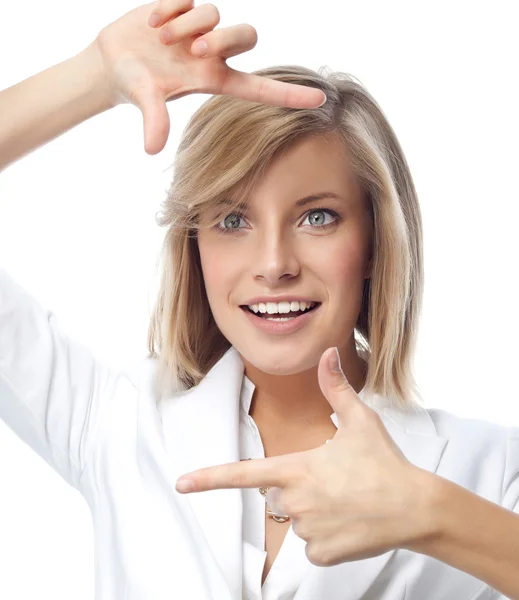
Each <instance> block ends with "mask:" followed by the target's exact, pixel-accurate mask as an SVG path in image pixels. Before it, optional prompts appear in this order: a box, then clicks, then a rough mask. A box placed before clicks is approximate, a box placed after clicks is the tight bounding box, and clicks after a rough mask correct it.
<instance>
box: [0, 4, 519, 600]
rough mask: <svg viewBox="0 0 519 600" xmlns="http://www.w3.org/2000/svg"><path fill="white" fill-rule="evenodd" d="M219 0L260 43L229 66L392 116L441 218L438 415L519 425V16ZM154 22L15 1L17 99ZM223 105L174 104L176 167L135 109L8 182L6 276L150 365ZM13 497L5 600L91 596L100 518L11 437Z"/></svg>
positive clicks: (0, 545) (28, 160)
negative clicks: (178, 197)
mask: <svg viewBox="0 0 519 600" xmlns="http://www.w3.org/2000/svg"><path fill="white" fill-rule="evenodd" d="M198 4H199V3H198V2H196V5H198ZM215 4H216V6H217V7H218V8H219V10H220V14H221V22H220V25H219V27H225V26H228V25H232V24H237V23H242V22H247V23H250V24H252V25H254V26H255V27H256V29H257V31H258V35H259V41H258V44H257V46H256V48H255V49H254V50H252V51H251V52H249V53H246V54H244V55H240V56H238V57H235V58H232V59H230V61H229V64H230V65H231V66H233V67H234V68H238V69H241V70H244V71H252V70H254V69H257V68H261V67H265V66H270V65H275V64H294V63H299V64H301V65H304V66H307V67H310V68H313V69H318V68H319V67H320V66H321V65H328V66H329V67H331V68H332V69H334V70H340V71H346V72H349V73H352V74H354V75H355V76H356V77H358V78H359V79H360V80H361V81H362V82H363V83H364V85H365V86H366V87H367V88H368V90H369V91H370V92H371V93H372V94H373V95H374V96H375V98H376V99H377V100H378V102H379V103H380V105H381V106H382V108H383V110H384V112H385V113H386V115H387V116H388V118H389V121H390V123H391V124H392V126H393V127H394V129H395V131H396V132H397V135H398V137H399V139H400V141H401V143H402V146H403V148H404V152H405V153H406V156H407V158H408V161H409V164H410V167H411V171H412V173H413V176H414V179H415V183H416V186H417V189H418V194H419V198H420V203H421V208H422V214H423V219H424V230H425V273H426V287H425V304H424V311H423V318H422V324H421V334H420V344H419V351H418V353H417V356H416V376H417V380H418V382H419V384H420V386H421V390H422V392H423V395H424V398H425V402H426V406H428V407H439V408H444V409H446V410H449V411H451V412H454V413H457V414H461V415H466V416H469V417H474V418H481V419H485V420H489V421H494V422H499V423H503V424H517V425H519V393H518V390H517V387H516V380H517V373H518V371H519V369H518V367H517V362H518V360H519V349H518V347H517V339H518V338H519V317H518V313H517V307H518V305H519V288H518V286H517V283H516V280H517V256H518V245H519V242H518V239H517V238H518V233H517V225H518V220H519V210H518V207H517V203H518V199H519V194H518V191H517V161H518V158H519V153H518V150H517V139H518V133H519V132H518V128H519V127H518V126H519V118H518V116H517V106H519V93H518V85H517V77H518V74H519V69H518V62H519V41H518V37H517V35H516V32H517V20H516V18H515V14H516V12H515V9H516V8H517V5H516V2H515V1H513V0H508V1H504V0H496V1H494V2H493V3H490V2H477V1H474V0H471V1H470V2H469V1H467V0H463V1H461V0H457V1H456V0H454V1H453V0H440V1H437V2H434V3H422V2H415V1H411V0H409V1H405V2H404V1H402V0H399V1H394V0H393V1H390V2H388V1H387V0H384V1H382V0H363V1H362V2H337V0H320V2H318V3H315V4H314V3H309V2H307V3H303V2H301V1H300V0H283V2H279V0H261V1H259V0H257V1H255V2H251V1H249V2H237V1H236V0H215ZM135 6H137V4H134V3H132V2H129V1H126V2H124V1H122V0H111V1H110V2H109V3H107V2H104V1H103V2H102V1H101V0H91V1H90V2H88V3H83V4H82V5H78V4H75V5H73V4H71V3H70V2H65V1H64V0H46V1H45V2H41V1H38V2H37V1H35V0H26V1H25V2H18V3H16V2H9V3H2V7H1V9H0V89H5V88H7V87H10V86H11V85H15V84H16V83H18V82H19V81H22V80H23V79H26V78H27V77H30V76H31V75H34V74H35V73H37V72H39V71H42V70H44V69H46V68H48V67H50V66H52V65H54V64H57V63H59V62H62V61H63V60H65V59H67V58H69V57H71V56H73V55H74V54H77V53H78V52H79V51H80V50H82V49H83V48H84V47H85V46H87V45H88V44H89V43H90V42H91V41H92V40H93V39H94V38H95V36H96V35H97V32H98V31H99V30H100V29H101V28H102V27H103V26H105V25H107V24H108V23H110V22H112V21H114V20H116V19H117V18H118V17H120V16H122V15H123V14H124V13H126V12H128V11H129V10H131V9H132V8H134V7H135ZM206 98H207V96H205V95H196V96H188V97H185V98H181V99H179V100H176V101H174V102H171V103H168V109H169V113H170V117H171V135H170V138H169V141H168V144H167V145H166V148H165V149H164V150H163V151H162V153H160V154H159V155H157V156H153V157H152V156H148V155H147V154H146V153H145V152H144V142H143V133H142V117H141V113H140V112H139V110H138V108H137V107H135V106H133V105H123V106H118V107H116V108H115V109H113V110H112V111H109V112H107V113H104V114H102V115H99V116H97V117H95V118H93V119H91V120H89V121H88V122H86V123H83V124H81V125H79V126H77V127H76V128H74V129H73V130H71V131H69V132H68V133H66V134H64V135H63V136H61V137H59V138H58V139H56V140H54V141H52V142H51V143H49V144H46V145H45V146H43V147H41V148H39V149H38V150H36V151H34V152H33V153H31V154H29V155H27V156H26V157H24V158H23V159H21V160H20V161H18V162H17V163H15V164H13V165H11V166H10V167H8V169H7V170H6V171H4V172H3V173H2V174H1V177H0V259H1V262H0V265H1V267H3V268H6V269H7V270H8V271H9V272H10V273H11V275H12V276H13V277H14V278H15V279H16V280H17V281H18V282H19V283H20V284H21V285H23V286H24V287H25V288H26V289H27V290H28V291H29V292H30V293H31V294H33V295H34V296H35V297H36V298H37V299H38V300H39V301H40V302H41V303H42V304H43V305H45V306H46V307H49V308H51V309H52V311H53V312H54V313H55V314H56V315H57V317H58V319H59V322H60V325H61V328H62V329H63V330H64V331H66V332H67V334H69V335H70V336H72V337H75V338H76V339H77V340H79V341H81V342H82V343H84V344H86V345H88V346H89V347H90V348H91V349H92V351H93V352H94V353H95V354H96V355H97V356H99V357H100V358H102V359H104V360H108V361H110V362H111V363H113V364H114V365H115V366H122V365H125V364H127V363H128V362H131V361H133V360H140V359H142V358H143V357H144V356H145V353H146V334H147V327H148V317H149V313H150V311H151V307H152V305H153V301H154V295H155V291H156V285H157V283H158V280H157V274H156V260H157V257H158V251H159V248H160V244H161V241H162V236H163V230H162V229H160V228H159V227H158V226H157V225H156V224H155V221H154V218H155V213H156V212H157V210H159V205H160V202H161V201H162V200H163V198H164V197H165V192H166V189H167V187H168V185H169V182H170V179H171V176H172V170H171V168H170V167H171V165H172V163H173V158H174V154H175V149H176V146H177V144H178V140H179V135H180V133H181V131H182V129H183V128H184V126H185V124H186V123H187V119H188V118H189V117H190V115H192V113H193V112H194V111H195V110H196V109H197V108H198V106H200V104H201V103H202V102H203V101H204V100H205V99H206ZM0 118H2V116H1V115H0ZM0 335H1V332H0ZM0 482H1V483H0V485H1V500H0V507H1V510H0V564H1V565H2V569H1V571H2V576H1V577H0V597H1V598H9V599H10V600H21V599H24V600H26V599H27V598H33V597H38V598H53V600H59V599H61V598H63V599H66V600H69V599H70V598H72V597H73V598H75V600H86V599H92V598H93V597H94V570H93V535H92V530H91V520H90V514H89V511H88V508H87V505H86V503H85V502H84V501H83V499H82V498H81V496H80V495H79V494H78V493H76V492H75V490H73V489H72V488H70V487H69V486H68V485H67V484H65V483H64V482H63V481H62V480H61V479H60V478H59V476H57V474H56V473H54V471H52V470H51V469H50V467H49V466H48V465H47V464H46V463H45V462H43V461H42V459H40V458H39V457H38V456H37V455H36V454H35V453H33V452H32V450H30V449H29V448H28V447H27V446H26V445H25V444H23V443H21V442H20V441H19V440H18V438H16V437H15V436H14V434H13V433H12V432H11V430H9V429H8V428H7V427H6V426H5V424H4V423H1V424H0Z"/></svg>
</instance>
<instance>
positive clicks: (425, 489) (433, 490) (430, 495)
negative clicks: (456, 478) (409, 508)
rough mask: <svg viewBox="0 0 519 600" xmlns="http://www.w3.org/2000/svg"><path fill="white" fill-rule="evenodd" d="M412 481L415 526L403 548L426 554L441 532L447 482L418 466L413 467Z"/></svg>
mask: <svg viewBox="0 0 519 600" xmlns="http://www.w3.org/2000/svg"><path fill="white" fill-rule="evenodd" d="M413 481H414V502H413V506H414V515H415V519H414V521H415V527H414V535H413V537H412V539H410V540H409V541H408V543H407V544H406V545H405V548H406V549H407V550H411V551H413V552H419V553H420V554H428V553H429V552H428V549H429V548H430V547H432V546H433V545H434V544H435V543H436V542H437V540H438V538H440V537H441V535H442V533H443V522H442V510H443V509H442V503H443V501H444V497H445V495H446V493H447V491H446V485H448V483H449V482H448V481H447V480H446V479H444V478H443V477H440V476H439V475H436V474H434V473H431V472H430V471H426V470H425V469H421V468H419V467H414V474H413Z"/></svg>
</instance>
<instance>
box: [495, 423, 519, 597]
mask: <svg viewBox="0 0 519 600" xmlns="http://www.w3.org/2000/svg"><path fill="white" fill-rule="evenodd" d="M507 432H508V433H507V441H506V460H505V469H504V476H503V490H502V498H503V500H502V502H501V505H502V506H503V507H504V508H506V509H508V510H511V511H513V512H516V513H518V514H519V427H513V426H512V427H507ZM490 600H512V599H511V598H508V596H503V594H500V593H499V592H497V591H496V590H492V594H491V596H490Z"/></svg>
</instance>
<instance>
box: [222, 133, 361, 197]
mask: <svg viewBox="0 0 519 600" xmlns="http://www.w3.org/2000/svg"><path fill="white" fill-rule="evenodd" d="M324 193H326V196H327V198H328V199H335V200H337V201H340V200H341V199H342V201H344V199H347V200H349V202H357V201H359V202H360V201H361V198H362V193H361V189H360V186H359V185H358V183H357V180H356V177H355V173H354V171H353V168H352V164H351V160H350V156H349V152H348V150H347V149H346V147H345V145H344V143H343V142H342V141H341V139H340V138H339V136H338V135H337V134H326V135H313V136H311V137H306V138H303V139H302V140H300V141H298V142H296V143H294V144H292V145H291V146H289V147H287V148H285V149H283V150H282V151H280V152H279V153H278V154H277V155H276V156H275V158H274V159H273V160H272V162H271V163H270V164H269V166H268V167H267V168H266V169H265V171H264V172H263V174H262V176H261V178H260V179H259V180H258V181H257V183H256V186H255V188H254V191H253V192H252V193H251V194H250V195H249V196H248V197H247V198H245V197H244V193H243V186H238V187H237V188H236V189H235V190H234V191H233V192H232V193H231V194H229V197H228V199H224V200H223V202H224V203H225V204H228V203H230V202H236V201H242V202H244V203H246V204H249V205H254V204H255V203H259V204H264V203H265V202H269V201H270V202H275V203H276V204H277V203H279V202H283V203H287V204H295V205H296V206H303V205H304V204H306V203H307V201H306V199H307V198H308V197H312V196H320V195H321V196H323V197H324Z"/></svg>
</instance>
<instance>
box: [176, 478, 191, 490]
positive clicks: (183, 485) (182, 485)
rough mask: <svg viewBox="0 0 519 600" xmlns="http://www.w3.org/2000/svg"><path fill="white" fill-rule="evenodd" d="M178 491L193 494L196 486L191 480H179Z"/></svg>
mask: <svg viewBox="0 0 519 600" xmlns="http://www.w3.org/2000/svg"><path fill="white" fill-rule="evenodd" d="M176 489H177V492H192V491H193V490H194V489H195V484H194V482H193V481H192V480H191V479H178V480H177V485H176Z"/></svg>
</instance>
